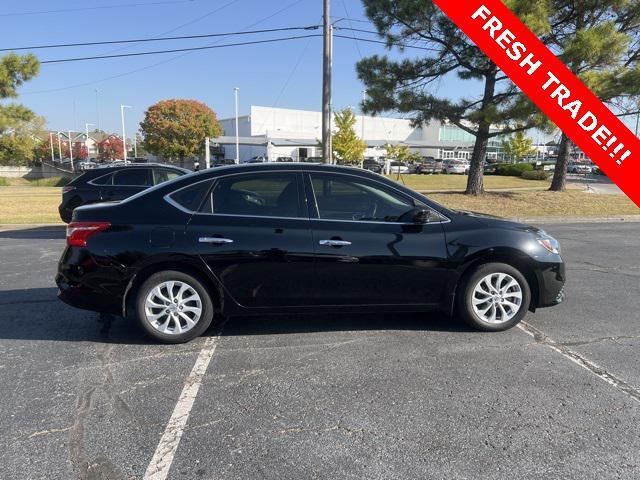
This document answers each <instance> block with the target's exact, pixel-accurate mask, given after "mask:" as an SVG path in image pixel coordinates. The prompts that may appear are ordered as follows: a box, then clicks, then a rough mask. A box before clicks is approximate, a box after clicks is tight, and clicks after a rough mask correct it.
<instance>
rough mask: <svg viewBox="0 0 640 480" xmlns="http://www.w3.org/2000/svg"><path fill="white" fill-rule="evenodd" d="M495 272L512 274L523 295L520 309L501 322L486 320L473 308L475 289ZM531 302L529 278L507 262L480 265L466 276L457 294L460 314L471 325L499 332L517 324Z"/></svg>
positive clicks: (457, 306) (457, 305) (457, 309)
mask: <svg viewBox="0 0 640 480" xmlns="http://www.w3.org/2000/svg"><path fill="white" fill-rule="evenodd" d="M494 273H505V274H507V275H510V276H511V277H512V278H513V279H514V280H516V281H517V282H518V284H519V286H520V290H521V295H522V299H521V303H520V305H519V310H517V313H516V314H515V316H513V318H511V319H509V320H506V321H504V322H501V323H489V322H487V321H485V320H484V319H483V318H482V317H480V316H479V315H478V314H476V312H475V311H474V308H473V298H474V289H475V288H476V286H477V285H478V284H479V282H480V281H481V280H482V279H483V278H485V277H486V276H488V275H491V274H494ZM480 298H482V297H480ZM530 303H531V289H530V287H529V283H528V282H527V279H526V278H525V277H524V275H523V274H522V273H521V272H520V271H519V270H518V269H516V268H514V267H512V266H511V265H507V264H506V263H485V264H483V265H480V266H479V267H477V268H476V269H475V270H473V272H471V273H470V274H469V275H467V276H466V277H465V278H464V280H463V281H462V283H461V284H460V285H459V287H458V293H457V295H456V311H457V313H458V315H459V316H460V317H461V318H462V319H463V320H464V321H465V322H466V323H467V324H468V325H470V326H471V327H473V328H475V329H478V330H483V331H487V332H499V331H503V330H508V329H510V328H512V327H514V326H516V325H517V324H518V323H520V321H521V320H522V319H523V318H524V316H525V315H526V314H527V311H528V310H529V305H530ZM494 308H495V307H494Z"/></svg>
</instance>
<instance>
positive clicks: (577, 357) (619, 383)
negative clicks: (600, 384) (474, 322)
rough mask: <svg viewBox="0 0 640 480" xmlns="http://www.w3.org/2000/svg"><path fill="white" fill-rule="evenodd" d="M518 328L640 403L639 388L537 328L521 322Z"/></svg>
mask: <svg viewBox="0 0 640 480" xmlns="http://www.w3.org/2000/svg"><path fill="white" fill-rule="evenodd" d="M518 328H519V329H520V330H522V331H523V332H525V333H526V334H527V335H531V336H532V337H533V338H534V339H535V340H536V342H537V343H539V344H541V345H546V346H547V347H549V348H550V349H552V350H553V351H555V352H558V353H559V354H560V355H562V356H563V357H565V358H566V359H568V360H571V361H572V362H573V363H575V364H576V365H579V366H581V367H582V368H584V369H585V370H587V371H589V372H591V373H593V374H594V375H595V376H597V377H598V378H600V379H601V380H604V381H605V382H607V383H608V384H609V385H612V386H614V387H615V388H616V389H618V390H620V391H621V392H623V393H626V394H627V395H629V396H630V397H631V398H633V399H634V400H636V401H637V402H640V390H639V389H638V388H636V387H634V386H633V385H630V384H629V383H627V382H625V381H624V380H622V379H620V378H618V377H616V376H615V375H613V374H611V373H609V372H607V371H606V370H605V369H604V368H602V367H600V366H599V365H597V364H596V363H594V362H592V361H591V360H589V359H588V358H586V357H585V356H583V355H582V354H580V353H578V352H576V351H575V350H572V349H570V348H569V347H567V346H566V345H563V344H561V343H558V342H556V341H555V340H553V339H551V338H549V337H548V336H547V335H546V334H545V333H543V332H542V331H541V330H538V329H537V328H536V327H534V326H532V325H530V324H528V323H527V322H520V323H519V324H518Z"/></svg>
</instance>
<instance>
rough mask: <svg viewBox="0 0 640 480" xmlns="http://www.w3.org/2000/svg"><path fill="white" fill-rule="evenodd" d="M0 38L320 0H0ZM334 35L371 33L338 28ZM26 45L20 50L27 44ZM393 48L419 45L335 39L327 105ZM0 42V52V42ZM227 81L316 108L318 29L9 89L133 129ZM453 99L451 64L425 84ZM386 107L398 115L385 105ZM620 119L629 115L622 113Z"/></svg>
mask: <svg viewBox="0 0 640 480" xmlns="http://www.w3.org/2000/svg"><path fill="white" fill-rule="evenodd" d="M3 3H4V5H3V8H2V10H1V11H0V32H2V34H1V35H0V49H10V48H11V49H12V48H17V47H30V46H36V45H51V44H60V43H78V42H81V43H85V42H95V41H107V40H126V39H139V38H153V37H159V36H182V35H203V34H212V33H228V32H237V31H246V30H256V29H270V28H283V27H305V26H312V25H320V24H321V20H322V0H282V1H276V0H262V1H260V0H95V1H87V0H83V1H79V0H67V1H66V2H51V1H49V0H31V1H29V2H11V4H10V5H8V4H9V2H8V1H6V0H5V1H4V2H3ZM331 8H332V10H331V16H332V21H333V22H337V23H336V25H337V26H343V27H351V28H361V29H367V30H375V28H374V27H373V25H371V24H370V23H368V21H367V18H366V16H365V12H364V8H363V6H362V3H361V1H360V0H332V7H331ZM314 33H316V34H317V33H321V30H315V31H305V30H294V31H286V32H273V33H263V34H256V35H248V36H231V37H216V38H205V39H190V40H171V41H163V42H146V43H134V44H125V45H122V44H121V45H93V46H82V47H72V48H48V49H38V50H32V52H33V53H35V54H36V55H37V56H38V58H39V59H40V60H41V61H46V60H54V59H63V58H75V57H84V56H95V55H116V54H126V53H135V52H144V51H150V50H163V49H176V48H187V47H198V46H205V45H216V44H223V45H224V44H226V43H234V42H242V41H250V40H264V39H269V38H278V37H285V36H299V35H308V34H314ZM336 33H340V34H343V35H347V36H349V35H355V36H357V37H364V38H369V39H377V37H376V36H375V35H371V34H366V33H355V32H349V31H345V30H342V31H340V32H336ZM27 51H29V50H24V51H21V53H26V52H27ZM385 53H388V54H389V55H390V56H391V57H392V58H395V59H399V58H402V57H403V56H415V55H417V54H419V53H420V52H419V51H415V50H414V51H407V52H405V53H402V52H400V51H398V50H397V49H394V50H392V51H391V52H388V51H387V50H386V49H385V46H384V45H380V44H374V43H369V42H364V41H354V40H353V39H340V38H336V39H335V40H334V52H333V68H334V69H333V108H334V109H339V108H342V107H346V106H353V107H354V108H355V109H356V110H358V105H359V102H360V100H361V97H362V90H363V85H362V83H361V82H360V81H359V80H358V78H357V74H356V71H355V65H356V63H357V62H358V61H359V60H360V59H361V58H364V57H367V56H370V55H373V54H385ZM0 54H2V52H0ZM234 87H238V88H239V89H240V92H239V110H240V114H241V115H243V114H247V113H248V112H249V107H250V105H261V106H270V107H283V108H297V109H306V110H320V109H321V98H322V93H321V91H322V38H321V37H313V38H306V39H298V40H292V41H288V42H281V43H270V44H262V45H251V46H237V47H228V48H219V49H209V50H202V51H196V52H189V53H169V54H161V55H148V56H137V57H128V58H114V59H100V60H88V61H78V62H70V63H54V64H44V65H42V66H41V72H40V75H39V76H38V77H37V78H35V79H33V80H31V81H29V82H27V83H26V84H24V85H23V86H22V87H21V88H20V90H19V93H20V97H19V98H18V99H17V101H18V102H21V103H23V104H25V105H26V106H28V107H29V108H31V109H32V110H33V111H35V112H36V113H37V114H39V115H42V116H44V117H45V118H46V120H47V126H48V128H51V129H53V130H62V131H66V130H69V129H73V130H84V128H85V123H91V124H93V125H91V126H90V129H93V128H97V127H99V128H101V129H103V130H106V131H109V132H121V126H120V105H121V104H125V105H130V106H131V107H133V108H132V109H130V110H126V117H125V118H126V129H127V132H132V131H134V129H136V128H137V125H138V123H139V122H140V121H141V120H142V118H143V117H144V112H145V110H146V109H147V108H148V107H149V106H150V105H152V104H154V103H155V102H157V101H159V100H163V99H167V98H188V99H196V100H199V101H202V102H204V103H206V104H207V105H208V106H209V107H211V108H212V109H213V110H214V111H215V112H216V114H217V115H218V117H219V118H229V117H232V116H233V115H234V111H235V109H234V90H233V89H234ZM434 88H435V89H436V91H437V93H438V94H439V95H442V96H446V97H449V98H452V99H456V98H458V97H459V96H460V95H461V94H462V93H464V94H465V96H471V95H475V94H477V93H480V85H479V84H478V82H472V81H462V80H459V79H457V78H456V77H455V75H450V76H448V77H447V78H445V79H443V80H441V81H440V82H439V83H438V84H437V85H435V86H434ZM390 116H398V115H393V114H390ZM629 121H630V120H629Z"/></svg>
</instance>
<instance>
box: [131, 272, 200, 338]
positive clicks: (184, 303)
mask: <svg viewBox="0 0 640 480" xmlns="http://www.w3.org/2000/svg"><path fill="white" fill-rule="evenodd" d="M136 310H137V313H138V321H139V323H140V325H141V326H142V328H144V329H145V331H146V332H147V333H148V334H149V335H151V336H152V337H153V338H155V339H156V340H159V341H161V342H165V343H184V342H188V341H190V340H193V339H194V338H196V337H198V336H200V335H201V334H202V333H203V332H204V331H205V330H206V329H207V327H208V326H209V325H210V324H211V321H212V319H213V304H212V302H211V297H210V296H209V293H208V292H207V289H206V288H205V287H204V285H203V284H202V283H201V282H200V281H199V280H198V279H196V278H195V277H193V276H191V275H189V274H187V273H184V272H180V271H173V270H167V271H162V272H158V273H155V274H153V275H151V276H150V277H149V278H148V279H147V280H146V281H145V282H144V283H143V284H142V285H141V286H140V289H139V290H138V295H137V297H136Z"/></svg>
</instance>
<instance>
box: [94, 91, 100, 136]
mask: <svg viewBox="0 0 640 480" xmlns="http://www.w3.org/2000/svg"><path fill="white" fill-rule="evenodd" d="M94 91H95V92H96V121H97V122H98V125H97V127H98V130H100V102H99V100H98V94H99V93H100V90H98V89H97V88H96V89H95V90H94Z"/></svg>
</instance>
